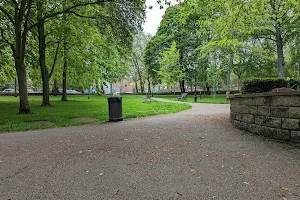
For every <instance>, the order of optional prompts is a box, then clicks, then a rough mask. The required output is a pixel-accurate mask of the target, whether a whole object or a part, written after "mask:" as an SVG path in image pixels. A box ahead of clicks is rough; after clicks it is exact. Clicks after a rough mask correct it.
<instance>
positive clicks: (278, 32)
mask: <svg viewBox="0 0 300 200" xmlns="http://www.w3.org/2000/svg"><path fill="white" fill-rule="evenodd" d="M275 30H276V46H277V57H278V77H280V78H283V77H284V55H283V40H282V33H281V30H280V23H277V24H276V25H275Z"/></svg>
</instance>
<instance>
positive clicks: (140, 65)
mask: <svg viewBox="0 0 300 200" xmlns="http://www.w3.org/2000/svg"><path fill="white" fill-rule="evenodd" d="M150 39H151V36H150V35H149V34H145V33H143V32H139V33H138V34H137V35H136V36H135V38H134V41H133V50H132V53H131V56H130V59H131V61H130V71H131V72H132V75H131V77H132V79H133V81H134V82H135V89H136V92H139V91H140V92H141V93H144V92H145V88H144V85H145V82H146V80H147V81H148V92H150V88H151V86H150V76H149V74H148V73H147V70H146V67H145V64H144V60H143V58H144V57H143V56H144V52H145V48H146V45H147V44H148V42H149V41H150ZM138 83H139V84H138ZM138 86H140V89H139V87H138Z"/></svg>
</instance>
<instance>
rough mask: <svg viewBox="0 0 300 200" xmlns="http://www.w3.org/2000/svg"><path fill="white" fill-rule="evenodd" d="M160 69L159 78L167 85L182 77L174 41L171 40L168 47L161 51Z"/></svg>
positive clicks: (182, 73) (178, 55)
mask: <svg viewBox="0 0 300 200" xmlns="http://www.w3.org/2000/svg"><path fill="white" fill-rule="evenodd" d="M161 57H162V58H161V60H160V70H159V71H158V74H159V76H160V79H161V80H162V81H163V82H164V83H166V84H167V85H168V86H171V85H174V84H175V83H176V82H177V81H179V80H180V79H182V77H184V72H183V70H182V68H181V65H180V62H179V59H180V54H179V50H178V49H177V48H176V42H175V41H174V42H172V45H171V47H170V48H169V49H167V50H166V51H164V52H162V53H161Z"/></svg>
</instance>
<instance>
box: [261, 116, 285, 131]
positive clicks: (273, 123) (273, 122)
mask: <svg viewBox="0 0 300 200" xmlns="http://www.w3.org/2000/svg"><path fill="white" fill-rule="evenodd" d="M264 125H265V126H269V127H274V128H280V127H281V118H276V117H267V118H266V121H265V123H264Z"/></svg>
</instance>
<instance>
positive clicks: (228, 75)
mask: <svg viewBox="0 0 300 200" xmlns="http://www.w3.org/2000/svg"><path fill="white" fill-rule="evenodd" d="M232 65H233V53H230V58H229V62H228V65H227V75H226V76H227V77H226V79H227V81H226V82H227V83H226V85H227V88H226V90H227V92H230V74H231V68H232Z"/></svg>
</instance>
